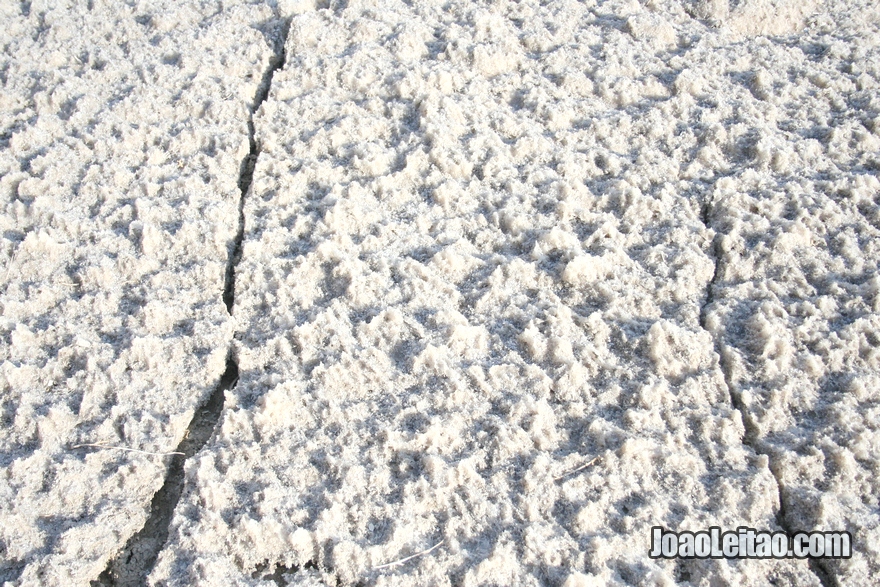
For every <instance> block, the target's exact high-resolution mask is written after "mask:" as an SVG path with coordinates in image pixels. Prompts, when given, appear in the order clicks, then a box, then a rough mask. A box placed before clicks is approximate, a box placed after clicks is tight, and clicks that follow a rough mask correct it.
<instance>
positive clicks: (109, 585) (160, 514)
mask: <svg viewBox="0 0 880 587" xmlns="http://www.w3.org/2000/svg"><path fill="white" fill-rule="evenodd" d="M237 381H238V365H237V364H236V362H235V361H234V360H233V359H231V358H230V359H228V360H227V362H226V371H225V372H224V373H223V376H222V377H221V378H220V383H219V384H218V385H217V387H216V389H215V390H214V392H213V393H212V394H211V397H210V398H208V401H207V402H205V403H204V404H203V405H202V406H201V407H199V409H198V410H196V413H195V414H194V415H193V418H192V421H191V422H190V424H189V428H187V431H186V434H185V435H184V437H183V440H181V441H180V444H178V445H177V449H175V450H176V452H179V453H183V454H176V455H174V456H173V457H172V459H171V464H170V466H169V467H168V474H167V476H166V477H165V484H164V485H162V488H161V489H159V491H157V492H156V494H155V495H153V501H152V503H151V504H150V516H149V518H147V521H146V523H145V524H144V527H143V528H141V530H140V531H139V532H137V533H136V534H135V535H134V536H132V537H131V538H130V539H129V541H128V542H127V543H126V545H125V547H124V548H123V549H122V551H121V552H120V553H119V554H118V555H117V556H116V558H115V559H112V560H111V561H110V563H109V564H108V565H107V568H106V569H105V570H104V572H102V573H101V574H100V576H99V577H98V579H97V580H96V581H92V587H99V586H100V587H135V586H140V585H145V584H146V580H147V576H148V575H149V574H150V571H152V569H153V566H154V565H155V564H156V559H158V557H159V551H160V550H162V547H163V546H164V545H165V542H166V540H167V539H168V526H169V524H170V523H171V517H172V515H173V514H174V508H175V507H177V502H178V501H179V500H180V496H181V494H182V493H183V484H184V469H183V466H184V463H185V462H186V459H188V458H190V457H191V456H193V455H194V454H196V453H197V452H198V451H199V450H201V448H202V447H203V446H204V445H205V443H206V442H207V441H208V439H209V438H210V437H211V434H213V432H214V427H215V426H216V425H217V421H218V420H219V419H220V413H221V412H222V411H223V403H224V399H225V398H224V392H225V391H226V390H228V389H232V387H233V386H234V385H235V383H236V382H237Z"/></svg>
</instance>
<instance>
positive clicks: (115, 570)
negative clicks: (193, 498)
mask: <svg viewBox="0 0 880 587" xmlns="http://www.w3.org/2000/svg"><path fill="white" fill-rule="evenodd" d="M289 30H290V21H289V20H287V19H285V20H281V21H280V33H281V34H280V35H278V36H277V37H276V39H275V53H274V56H273V57H272V59H271V61H270V64H269V68H268V69H267V70H266V71H265V72H264V73H263V77H262V80H261V81H260V85H259V86H258V88H257V92H256V95H255V96H254V101H253V104H252V105H251V107H250V114H249V116H248V121H247V128H248V143H249V144H250V149H249V151H248V154H247V156H246V157H245V159H244V161H242V163H241V167H240V169H239V177H238V188H239V192H240V196H239V200H238V227H237V230H236V235H235V239H234V240H233V243H232V246H231V247H230V252H229V257H228V260H227V264H226V273H225V276H224V284H223V302H224V304H226V310H227V312H229V314H230V315H231V314H232V310H233V306H234V304H235V267H236V265H237V264H238V262H239V261H240V260H241V247H242V242H243V241H244V228H245V227H244V220H245V218H244V201H245V197H246V196H247V193H248V191H249V190H250V187H251V183H252V182H253V177H254V167H255V166H256V163H257V158H258V157H259V145H258V144H257V140H256V131H255V127H254V114H255V113H256V112H257V110H259V108H260V105H262V103H263V102H264V101H265V100H266V98H267V97H268V96H269V89H270V87H271V85H272V78H273V76H274V75H275V72H276V71H278V70H279V69H281V68H282V67H284V62H285V52H284V45H285V44H286V42H287V35H288V32H289ZM237 381H238V363H237V361H236V360H235V358H234V357H233V353H232V349H231V348H230V350H229V355H228V358H227V360H226V371H225V372H224V373H223V375H222V377H221V378H220V383H219V384H218V385H217V387H216V388H215V389H214V392H213V393H212V394H211V396H210V397H209V398H208V400H207V401H206V402H205V403H204V404H202V405H201V406H200V407H199V408H198V409H197V410H196V413H195V414H194V415H193V418H192V420H191V421H190V424H189V427H188V428H187V431H186V434H184V437H183V440H181V441H180V444H179V445H178V446H177V449H176V451H175V452H179V453H183V454H176V455H174V456H173V457H172V459H171V464H170V465H169V467H168V473H167V475H166V477H165V483H164V484H163V485H162V487H161V488H160V489H159V491H157V492H156V493H155V494H154V495H153V500H152V502H151V504H150V515H149V517H148V518H147V521H146V523H145V524H144V526H143V528H141V530H140V531H138V532H137V533H136V534H135V535H133V536H132V537H131V538H130V539H129V540H128V542H127V543H126V545H125V546H124V547H123V549H122V550H121V552H120V553H119V554H118V555H117V556H116V558H114V559H112V560H111V561H110V562H109V564H108V565H107V568H106V569H105V570H104V572H102V573H101V575H100V576H99V577H98V579H97V580H96V581H93V582H92V585H93V586H111V587H139V586H141V585H145V584H146V581H147V576H148V575H149V574H150V572H151V571H152V570H153V566H154V565H155V564H156V560H157V559H158V557H159V552H160V551H161V550H162V548H163V547H164V546H165V542H166V541H167V540H168V529H169V525H170V524H171V518H172V516H173V515H174V509H175V508H176V507H177V503H178V502H179V501H180V497H181V495H182V494H183V488H184V463H185V462H186V460H187V459H188V458H190V457H192V456H193V455H195V454H196V453H197V452H198V451H199V450H201V448H202V447H203V446H204V445H205V443H206V442H207V441H208V439H209V438H210V437H211V435H212V434H213V432H214V429H215V427H216V426H217V422H218V421H219V419H220V414H221V412H222V411H223V404H224V400H225V392H226V391H227V390H229V389H232V387H233V386H234V385H235V383H236V382H237Z"/></svg>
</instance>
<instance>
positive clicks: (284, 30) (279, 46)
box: [223, 20, 290, 314]
mask: <svg viewBox="0 0 880 587" xmlns="http://www.w3.org/2000/svg"><path fill="white" fill-rule="evenodd" d="M289 32H290V21H289V20H284V21H282V23H281V38H280V39H278V40H277V41H276V45H275V55H274V57H273V58H272V61H271V62H270V63H269V68H268V69H267V70H266V71H265V72H264V73H263V79H262V80H261V81H260V85H259V86H258V87H257V93H256V95H255V96H254V102H253V104H252V105H251V108H250V116H248V121H247V127H248V143H249V145H250V149H249V151H248V154H247V156H246V157H245V158H244V161H242V162H241V168H240V170H239V176H238V189H239V191H240V192H241V195H240V196H239V198H238V229H237V231H236V233H235V239H234V240H233V242H232V247H231V249H230V252H229V261H228V262H227V264H226V276H225V282H224V284H223V302H224V303H225V304H226V311H227V312H229V313H230V314H232V308H233V306H234V305H235V268H236V266H237V265H238V262H239V261H240V260H241V247H242V243H243V242H244V202H245V198H246V197H247V193H248V191H250V189H251V183H253V180H254V168H255V167H256V165H257V158H258V157H259V156H260V145H259V144H258V143H257V138H256V128H255V127H254V114H256V112H257V110H259V109H260V106H261V105H262V104H263V102H265V101H266V98H268V97H269V88H271V87H272V78H273V77H274V75H275V72H276V71H278V70H279V69H281V68H282V67H284V62H285V60H286V58H287V56H286V54H285V51H284V45H285V44H286V43H287V35H288V33H289Z"/></svg>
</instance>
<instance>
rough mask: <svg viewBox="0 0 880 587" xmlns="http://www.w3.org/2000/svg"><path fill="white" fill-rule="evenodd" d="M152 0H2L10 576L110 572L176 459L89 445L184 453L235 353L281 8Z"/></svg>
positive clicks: (0, 567)
mask: <svg viewBox="0 0 880 587" xmlns="http://www.w3.org/2000/svg"><path fill="white" fill-rule="evenodd" d="M130 4H131V5H128V4H125V3H121V2H101V1H94V2H92V1H90V2H88V3H87V2H79V1H70V2H66V3H65V2H38V1H34V2H21V3H19V2H3V3H2V7H0V11H2V16H0V22H2V27H0V39H2V44H3V53H2V66H0V71H2V82H3V89H2V91H0V126H2V129H0V141H2V143H0V177H2V179H0V258H2V259H3V269H2V270H0V271H2V273H0V313H2V318H0V397H2V425H0V454H2V456H0V459H2V461H0V582H3V581H11V584H15V585H18V584H21V585H65V586H70V585H86V584H88V582H89V581H90V580H92V579H95V578H97V576H98V574H99V573H100V572H101V571H102V570H103V569H104V567H105V566H106V563H107V560H108V558H109V557H111V556H114V555H115V553H116V552H117V551H118V549H119V548H120V547H121V546H122V545H123V544H125V541H126V540H127V539H128V537H129V536H131V535H132V534H133V533H134V532H136V531H137V530H138V529H139V528H140V527H141V526H142V525H143V523H144V520H145V518H146V516H147V513H148V509H149V505H150V500H151V498H152V496H153V493H155V491H156V490H157V489H158V488H159V487H160V486H161V485H162V483H163V480H164V477H165V467H166V465H167V462H168V461H167V458H166V457H161V456H149V455H144V454H136V453H131V452H122V451H116V450H109V449H105V450H96V449H93V448H74V447H75V446H76V445H79V444H83V443H99V442H105V443H108V444H110V445H116V446H123V447H128V448H135V449H140V450H145V451H158V452H167V451H173V450H174V447H175V446H176V445H177V443H178V442H179V441H180V440H181V438H182V436H183V434H184V432H185V429H186V426H187V424H188V422H189V420H190V418H191V416H192V414H193V410H194V409H195V407H197V406H198V405H199V404H200V403H202V402H203V401H204V400H205V399H206V398H207V397H208V395H209V394H210V392H211V390H212V388H213V387H214V386H215V385H216V383H217V381H218V379H219V377H220V374H221V373H222V372H223V370H224V366H225V359H226V355H227V351H228V349H229V341H230V339H231V335H232V329H231V324H230V320H229V317H228V314H227V312H226V308H225V306H224V304H223V301H222V299H221V298H222V293H223V276H224V271H225V267H226V260H227V255H228V250H229V247H230V246H231V243H232V239H233V237H234V235H235V231H236V226H237V219H238V210H237V202H238V198H239V191H238V187H237V180H238V175H239V165H240V163H241V161H242V159H243V158H244V156H245V155H246V154H247V152H248V129H247V117H248V107H249V106H250V104H251V103H252V100H253V97H254V94H255V92H256V89H257V85H258V84H259V82H260V74H261V72H262V71H263V70H265V69H266V68H267V67H268V63H269V60H270V58H271V57H272V56H273V47H272V46H271V43H270V41H269V40H268V39H267V37H266V35H264V33H266V34H268V33H269V32H271V31H269V30H268V29H266V30H264V31H263V32H261V31H260V30H259V29H258V28H257V27H261V26H262V27H264V28H265V27H266V26H267V25H268V24H270V23H271V21H272V20H273V19H274V15H273V11H272V10H271V9H270V8H269V7H267V6H263V5H261V4H251V5H248V4H246V3H240V2H233V3H226V6H225V7H223V8H222V9H220V10H218V5H217V3H214V2H189V3H187V4H186V5H185V6H181V5H178V4H179V3H173V2H136V3H130ZM233 38H234V39H236V42H235V43H230V42H229V40H230V39H233ZM7 584H9V583H7Z"/></svg>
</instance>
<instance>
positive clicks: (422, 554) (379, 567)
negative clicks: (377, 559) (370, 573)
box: [373, 540, 443, 570]
mask: <svg viewBox="0 0 880 587" xmlns="http://www.w3.org/2000/svg"><path fill="white" fill-rule="evenodd" d="M441 544H443V540H441V541H440V542H438V543H437V544H435V545H434V546H432V547H431V548H429V549H427V550H423V551H422V552H417V553H415V554H412V555H410V556H408V557H406V558H402V559H400V560H396V561H393V562H390V563H385V564H384V565H379V566H378V567H373V570H379V569H387V568H389V567H395V566H397V565H402V564H403V563H405V562H409V561H411V560H412V559H414V558H418V557H420V556H424V555H426V554H428V553H429V552H432V551H434V550H436V549H437V548H439V547H440V545H441Z"/></svg>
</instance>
